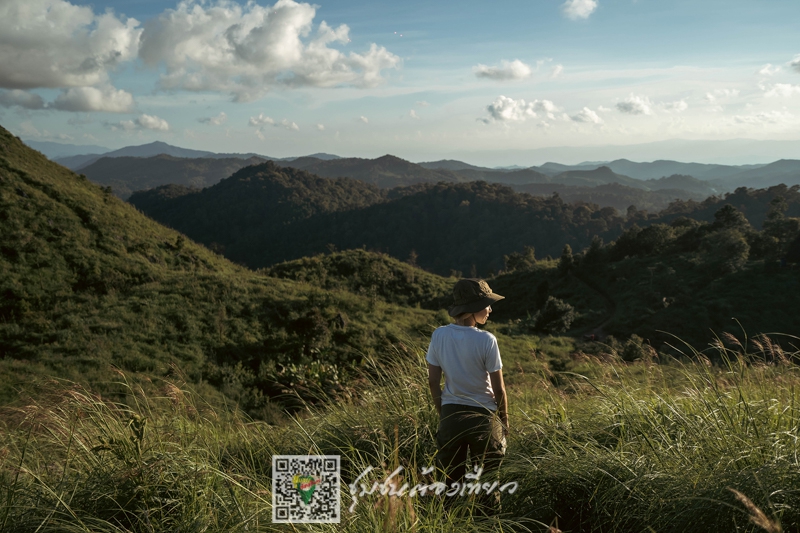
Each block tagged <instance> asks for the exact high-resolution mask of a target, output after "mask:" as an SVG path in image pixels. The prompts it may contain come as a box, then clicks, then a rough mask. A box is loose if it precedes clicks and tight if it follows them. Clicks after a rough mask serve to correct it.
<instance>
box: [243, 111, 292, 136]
mask: <svg viewBox="0 0 800 533" xmlns="http://www.w3.org/2000/svg"><path fill="white" fill-rule="evenodd" d="M248 124H249V125H250V126H253V127H255V128H258V129H257V131H256V135H258V137H259V138H261V139H262V140H263V136H262V135H261V128H263V127H264V126H274V127H276V128H286V129H287V130H294V131H298V130H299V129H300V126H298V125H297V124H295V123H294V122H292V121H290V120H288V119H283V120H281V121H280V122H277V121H275V120H274V119H273V118H272V117H268V116H267V115H265V114H264V113H259V114H258V116H257V117H250V121H249V123H248Z"/></svg>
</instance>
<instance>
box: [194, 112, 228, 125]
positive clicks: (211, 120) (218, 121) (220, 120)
mask: <svg viewBox="0 0 800 533" xmlns="http://www.w3.org/2000/svg"><path fill="white" fill-rule="evenodd" d="M226 120H228V115H226V114H225V112H224V111H221V112H220V114H219V115H217V116H216V117H203V118H198V119H197V121H198V122H200V123H201V124H211V125H212V126H221V125H223V124H224V123H225V121H226Z"/></svg>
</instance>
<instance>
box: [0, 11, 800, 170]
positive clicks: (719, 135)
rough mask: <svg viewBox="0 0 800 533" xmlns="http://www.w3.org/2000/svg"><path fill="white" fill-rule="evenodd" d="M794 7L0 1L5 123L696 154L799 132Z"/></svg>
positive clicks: (225, 145) (284, 141)
mask: <svg viewBox="0 0 800 533" xmlns="http://www.w3.org/2000/svg"><path fill="white" fill-rule="evenodd" d="M797 20H800V2H797V1H796V0H760V1H734V0H727V1H720V0H703V1H702V2H697V1H692V2H690V1H684V0H660V1H656V0H529V1H506V2H495V3H487V2H478V1H473V0H465V1H460V2H443V1H442V2H430V1H427V2H420V1H417V0H411V1H406V2H388V1H383V0H381V1H371V2H363V1H343V0H338V1H336V2H325V1H324V0H323V1H322V2H320V3H318V4H305V3H302V2H294V1H292V0H279V1H277V2H265V1H259V2H251V3H242V2H239V3H237V2H235V1H232V0H230V1H224V0H208V1H202V2H180V3H178V2H163V1H152V0H127V1H120V0H106V1H96V2H93V3H82V2H79V1H75V2H73V3H69V2H66V1H65V0H0V124H2V125H3V126H4V127H6V128H8V129H10V130H11V131H12V132H14V133H15V134H17V135H20V136H22V137H23V138H26V139H36V140H50V141H56V142H65V143H71V144H100V145H103V146H107V147H109V148H117V147H121V146H125V145H131V144H143V143H146V142H152V141H154V140H162V141H165V142H168V143H171V144H176V145H179V146H185V147H190V148H197V149H206V150H213V151H218V152H257V153H261V154H265V155H271V156H276V157H285V156H295V155H304V154H309V153H314V152H329V153H335V154H339V155H343V156H358V157H376V156H380V155H383V154H386V153H391V154H394V155H398V156H400V157H404V158H406V159H410V160H412V161H423V160H434V159H441V158H449V157H454V158H459V159H462V160H466V161H469V162H472V163H477V164H488V165H504V164H507V165H512V164H534V163H540V162H543V161H542V160H541V159H542V158H543V159H548V158H547V157H546V155H547V150H544V149H546V148H549V147H598V146H604V145H615V146H617V147H626V146H628V147H630V148H629V150H628V153H626V152H625V149H624V148H617V149H615V150H614V156H613V157H620V156H628V157H629V158H631V159H637V155H639V156H642V157H644V155H643V152H641V151H640V150H638V149H637V148H636V146H639V145H642V144H645V143H662V145H663V146H665V147H669V146H671V147H672V148H669V149H667V148H665V149H664V150H665V152H664V154H663V157H671V158H674V159H683V160H689V159H693V160H700V159H702V154H699V155H698V152H697V150H695V151H694V152H690V151H684V152H681V150H682V149H681V148H676V147H675V146H677V144H675V143H673V144H675V146H673V144H670V143H669V142H668V141H672V140H676V139H692V140H698V141H722V140H728V139H754V140H760V141H793V140H798V139H800V39H799V38H798V35H800V34H798V32H797V30H796V25H797V22H796V21H797ZM767 144H768V143H761V146H766V145H767ZM659 146H661V145H659ZM680 146H685V143H683V144H681V145H680ZM776 146H777V145H776ZM780 146H781V148H780V150H783V152H781V153H780V154H779V155H780V156H782V157H798V158H800V142H798V143H796V145H795V144H793V143H785V142H784V143H783V144H781V145H780ZM794 146H796V147H797V148H794ZM534 152H535V153H536V154H537V155H536V156H533V155H531V154H532V153H534ZM651 152H652V151H651ZM651 152H648V155H652V154H651ZM554 153H555V152H554ZM558 153H563V152H558ZM588 153H589V152H588V151H586V152H585V154H588ZM591 153H592V155H593V156H594V155H596V154H597V149H596V148H595V149H594V150H593V151H592V152H591ZM655 155H658V154H657V153H655ZM736 155H737V154H730V156H731V157H730V159H731V160H733V159H734V158H735V156H736ZM773 155H775V153H774V151H773V152H770V157H772V156H773ZM571 157H574V158H576V159H581V152H580V150H577V149H576V150H574V151H573V155H572V156H571ZM714 157H715V159H716V160H719V161H721V162H724V161H723V160H725V159H726V158H725V154H724V153H723V154H721V155H720V154H716V155H715V156H714ZM753 157H756V158H758V156H757V154H756V155H754V156H753ZM763 157H767V156H763ZM587 158H588V156H587ZM609 158H610V157H609ZM640 159H641V157H640ZM562 160H564V158H563V157H562ZM564 162H576V161H566V160H564ZM753 162H759V161H753Z"/></svg>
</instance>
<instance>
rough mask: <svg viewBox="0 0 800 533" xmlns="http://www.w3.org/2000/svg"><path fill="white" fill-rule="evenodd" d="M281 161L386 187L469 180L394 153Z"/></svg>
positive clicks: (316, 171) (324, 175)
mask: <svg viewBox="0 0 800 533" xmlns="http://www.w3.org/2000/svg"><path fill="white" fill-rule="evenodd" d="M282 164H284V165H285V166H289V167H294V168H301V169H303V170H306V171H308V172H310V173H312V174H316V175H317V176H322V177H325V178H342V177H347V178H353V179H356V180H359V181H363V182H364V183H371V184H373V185H377V186H378V187H381V188H384V189H389V188H392V187H400V186H405V185H413V184H415V183H436V182H439V181H449V182H457V181H466V180H465V179H464V178H462V177H460V176H459V175H458V174H455V173H453V172H451V171H449V170H430V169H427V168H423V167H421V166H419V165H416V164H414V163H411V162H409V161H406V160H404V159H400V158H399V157H395V156H392V155H385V156H383V157H379V158H377V159H360V158H357V157H349V158H341V159H334V160H329V161H320V160H315V158H310V157H303V158H298V159H296V160H294V161H288V162H285V163H282Z"/></svg>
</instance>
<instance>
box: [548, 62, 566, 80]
mask: <svg viewBox="0 0 800 533" xmlns="http://www.w3.org/2000/svg"><path fill="white" fill-rule="evenodd" d="M562 72H564V65H556V66H554V67H553V70H552V71H550V77H551V78H557V77H559V76H561V73H562Z"/></svg>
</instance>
